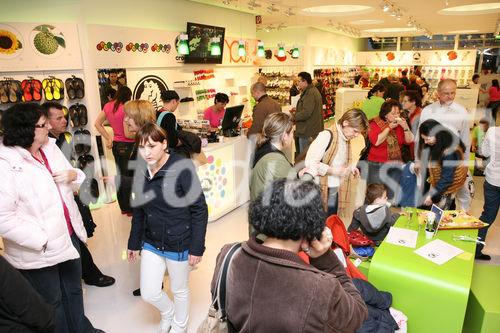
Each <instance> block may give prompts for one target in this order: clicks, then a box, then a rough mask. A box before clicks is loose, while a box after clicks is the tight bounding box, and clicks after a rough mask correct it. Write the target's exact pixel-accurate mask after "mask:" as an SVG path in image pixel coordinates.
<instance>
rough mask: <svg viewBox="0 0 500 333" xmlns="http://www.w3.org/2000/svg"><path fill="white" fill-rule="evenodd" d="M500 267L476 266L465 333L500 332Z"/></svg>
mask: <svg viewBox="0 0 500 333" xmlns="http://www.w3.org/2000/svg"><path fill="white" fill-rule="evenodd" d="M499 278H500V266H494V265H484V264H483V265H479V264H476V265H474V274H473V275H472V285H471V289H470V290H471V293H470V296H469V304H468V305H467V314H466V316H465V323H464V333H490V332H491V333H493V332H500V285H499V283H498V280H499Z"/></svg>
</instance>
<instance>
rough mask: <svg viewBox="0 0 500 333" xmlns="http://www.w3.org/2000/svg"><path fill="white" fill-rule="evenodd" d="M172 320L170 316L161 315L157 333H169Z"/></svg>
mask: <svg viewBox="0 0 500 333" xmlns="http://www.w3.org/2000/svg"><path fill="white" fill-rule="evenodd" d="M172 320H173V318H172V317H171V316H167V315H162V316H161V321H160V330H159V333H169V332H170V327H171V326H172Z"/></svg>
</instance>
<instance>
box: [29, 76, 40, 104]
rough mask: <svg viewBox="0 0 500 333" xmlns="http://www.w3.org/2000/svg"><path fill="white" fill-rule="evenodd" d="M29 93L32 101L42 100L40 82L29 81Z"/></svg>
mask: <svg viewBox="0 0 500 333" xmlns="http://www.w3.org/2000/svg"><path fill="white" fill-rule="evenodd" d="M31 89H32V90H31V93H32V96H33V100H34V101H37V102H38V101H41V100H42V82H40V81H39V80H31Z"/></svg>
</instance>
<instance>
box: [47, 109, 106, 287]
mask: <svg viewBox="0 0 500 333" xmlns="http://www.w3.org/2000/svg"><path fill="white" fill-rule="evenodd" d="M42 107H44V108H45V110H46V111H47V115H48V118H47V119H48V121H49V123H50V125H51V127H52V128H51V129H50V132H49V136H50V137H52V138H54V139H56V144H57V146H58V147H59V149H61V151H62V152H63V154H64V156H66V159H67V160H68V161H69V162H70V163H72V161H74V160H76V154H75V151H74V145H73V142H72V136H71V135H69V133H67V132H66V126H67V124H68V121H67V120H66V118H65V117H64V112H63V108H62V106H61V104H59V103H56V102H45V103H44V104H43V105H42ZM75 201H76V204H77V205H78V210H79V211H80V214H81V215H82V220H83V224H84V226H85V230H86V231H87V236H88V237H89V238H90V237H92V234H93V232H94V229H95V227H96V225H95V223H94V220H93V218H92V214H91V213H90V209H89V207H88V206H87V205H85V204H84V203H83V202H82V201H81V200H80V197H79V196H78V195H75ZM79 242H80V251H81V253H80V257H81V259H82V260H81V262H82V279H83V281H84V282H85V283H86V284H88V285H92V286H96V287H108V286H111V285H112V284H114V283H115V279H114V278H112V277H111V276H107V275H104V274H103V273H102V272H101V271H100V270H99V268H98V267H97V266H96V264H95V263H94V259H93V258H92V254H91V253H90V251H89V248H88V247H87V245H86V244H84V243H82V241H79Z"/></svg>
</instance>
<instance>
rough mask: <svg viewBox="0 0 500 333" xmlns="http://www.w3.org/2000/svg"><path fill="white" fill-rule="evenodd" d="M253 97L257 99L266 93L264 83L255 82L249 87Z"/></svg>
mask: <svg viewBox="0 0 500 333" xmlns="http://www.w3.org/2000/svg"><path fill="white" fill-rule="evenodd" d="M250 92H251V93H252V96H253V98H255V99H256V100H258V99H259V98H261V97H262V96H264V95H265V94H266V85H265V84H264V83H262V82H255V83H254V84H253V85H252V88H251V89H250Z"/></svg>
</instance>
